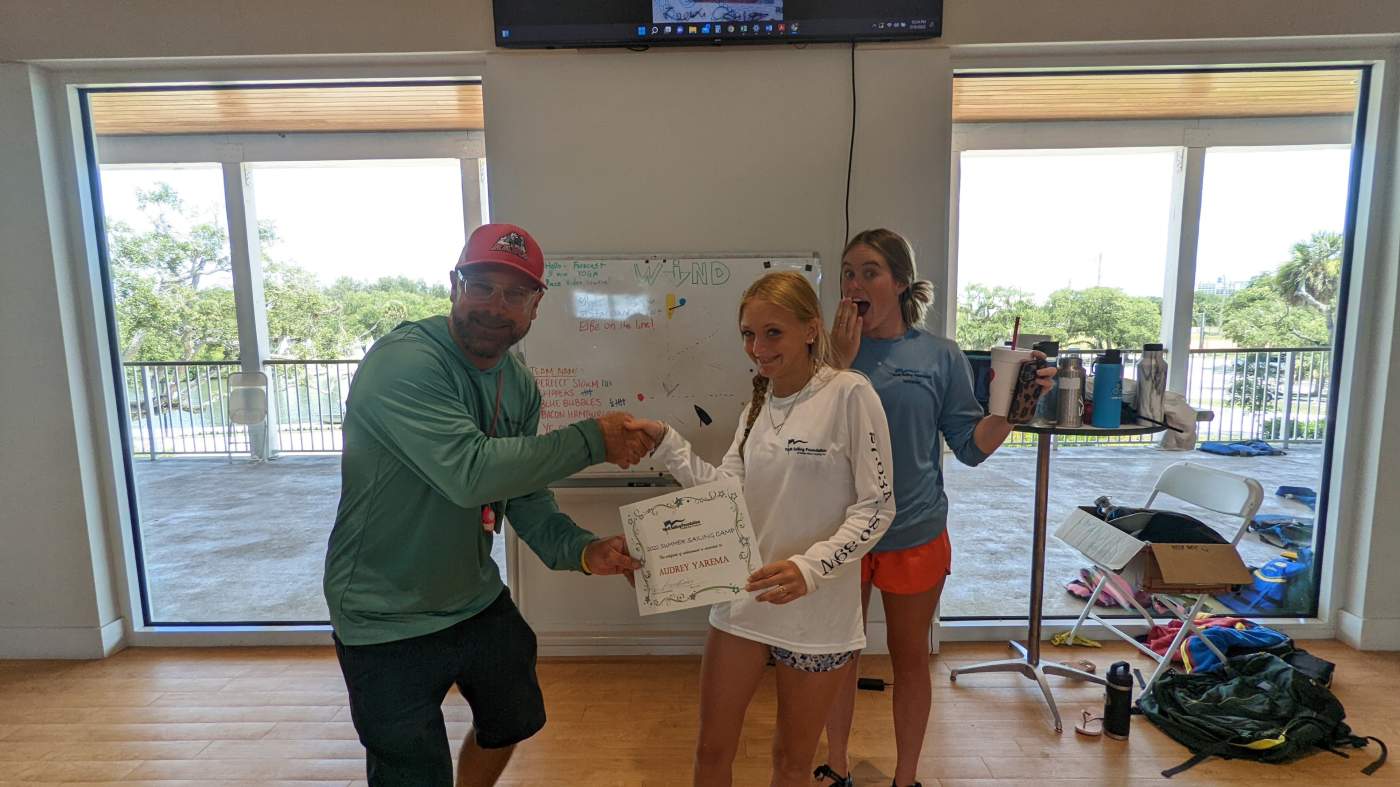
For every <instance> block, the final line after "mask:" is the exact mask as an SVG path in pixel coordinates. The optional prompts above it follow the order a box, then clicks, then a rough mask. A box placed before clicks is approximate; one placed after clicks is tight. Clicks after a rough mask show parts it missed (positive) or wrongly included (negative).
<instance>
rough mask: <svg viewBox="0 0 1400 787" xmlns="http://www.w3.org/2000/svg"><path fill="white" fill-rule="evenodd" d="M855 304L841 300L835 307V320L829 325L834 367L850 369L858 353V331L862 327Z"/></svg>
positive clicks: (849, 300)
mask: <svg viewBox="0 0 1400 787" xmlns="http://www.w3.org/2000/svg"><path fill="white" fill-rule="evenodd" d="M862 324H863V323H862V318H861V316H860V312H859V311H858V310H857V309H856V302H855V301H853V300H851V299H850V298H842V299H841V303H840V304H839V305H838V306H837V307H836V319H835V320H833V321H832V324H831V349H832V351H833V352H834V353H835V354H836V365H837V366H838V367H840V368H842V369H849V368H851V364H853V363H855V362H856V354H857V353H859V352H860V331H861V326H862Z"/></svg>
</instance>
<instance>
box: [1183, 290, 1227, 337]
mask: <svg viewBox="0 0 1400 787" xmlns="http://www.w3.org/2000/svg"><path fill="white" fill-rule="evenodd" d="M1229 305H1230V296H1229V295H1223V294H1221V293H1218V292H1207V291H1206V290H1196V294H1195V296H1194V298H1193V299H1192V301H1191V325H1192V326H1194V327H1199V328H1202V329H1204V330H1205V332H1211V331H1214V332H1215V333H1220V332H1221V330H1222V329H1223V328H1224V325H1225V314H1226V312H1227V311H1228V308H1229Z"/></svg>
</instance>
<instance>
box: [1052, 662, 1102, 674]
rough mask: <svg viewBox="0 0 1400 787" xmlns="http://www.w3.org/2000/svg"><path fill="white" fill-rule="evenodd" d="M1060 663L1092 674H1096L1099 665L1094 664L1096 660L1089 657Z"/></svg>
mask: <svg viewBox="0 0 1400 787" xmlns="http://www.w3.org/2000/svg"><path fill="white" fill-rule="evenodd" d="M1060 663H1061V664H1063V665H1065V666H1066V667H1069V668H1070V669H1077V670H1079V671H1080V672H1087V673H1089V674H1090V675H1093V674H1095V673H1096V672H1097V670H1098V667H1096V666H1094V662H1092V661H1090V660H1088V659H1078V660H1076V661H1062V662H1060Z"/></svg>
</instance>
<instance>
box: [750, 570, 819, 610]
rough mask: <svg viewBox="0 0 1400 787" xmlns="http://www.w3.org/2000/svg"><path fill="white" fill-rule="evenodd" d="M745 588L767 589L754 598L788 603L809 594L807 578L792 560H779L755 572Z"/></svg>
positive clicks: (751, 590) (776, 602)
mask: <svg viewBox="0 0 1400 787" xmlns="http://www.w3.org/2000/svg"><path fill="white" fill-rule="evenodd" d="M744 589H745V590H747V591H749V592H750V593H752V592H754V591H757V590H765V589H767V592H766V593H763V594H762V595H760V596H759V597H758V598H756V599H754V600H755V601H766V602H768V603H770V604H786V603H788V602H790V601H796V600H797V599H799V598H802V597H803V596H805V595H807V580H806V578H804V577H803V576H802V570H801V569H799V568H798V567H797V564H796V563H794V562H792V561H791V560H779V561H778V562H776V563H769V564H768V565H766V566H764V567H763V568H760V569H759V570H757V571H755V572H753V574H751V575H750V576H749V584H748V585H747V586H746V587H745V588H744Z"/></svg>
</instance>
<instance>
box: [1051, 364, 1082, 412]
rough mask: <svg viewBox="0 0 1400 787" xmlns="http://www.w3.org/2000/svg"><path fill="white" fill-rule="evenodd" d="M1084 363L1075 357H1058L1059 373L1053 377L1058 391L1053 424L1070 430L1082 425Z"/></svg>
mask: <svg viewBox="0 0 1400 787" xmlns="http://www.w3.org/2000/svg"><path fill="white" fill-rule="evenodd" d="M1084 377H1085V374H1084V362H1083V361H1081V360H1080V359H1079V356H1077V355H1063V356H1060V371H1059V372H1058V373H1057V374H1056V375H1055V386H1056V388H1058V389H1059V390H1058V391H1057V393H1058V394H1059V396H1058V397H1057V398H1056V401H1055V403H1056V408H1055V422H1056V423H1057V424H1058V425H1060V426H1063V427H1068V428H1071V429H1074V428H1078V427H1080V426H1083V425H1084Z"/></svg>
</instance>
